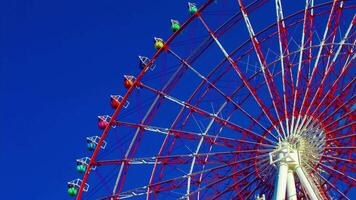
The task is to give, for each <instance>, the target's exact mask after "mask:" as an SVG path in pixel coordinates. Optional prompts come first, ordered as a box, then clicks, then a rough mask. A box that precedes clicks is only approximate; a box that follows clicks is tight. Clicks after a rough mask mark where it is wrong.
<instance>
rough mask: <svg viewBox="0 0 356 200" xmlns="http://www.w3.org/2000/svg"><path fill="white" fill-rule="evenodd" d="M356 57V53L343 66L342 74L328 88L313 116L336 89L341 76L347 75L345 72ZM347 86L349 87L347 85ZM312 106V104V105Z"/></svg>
mask: <svg viewBox="0 0 356 200" xmlns="http://www.w3.org/2000/svg"><path fill="white" fill-rule="evenodd" d="M355 58H356V54H354V56H353V57H352V59H351V60H350V62H349V63H348V64H345V66H344V67H343V69H342V71H341V73H340V75H339V76H338V77H337V79H336V80H335V81H334V83H333V84H332V86H331V87H330V89H328V91H327V92H326V94H325V95H324V97H323V98H322V99H321V101H320V102H319V104H318V105H317V106H316V108H315V109H314V111H313V112H312V114H311V115H312V116H313V115H314V114H315V113H316V112H317V111H318V109H319V107H320V106H321V105H322V104H323V103H324V100H325V99H326V98H327V97H328V96H329V94H330V92H331V91H333V90H334V88H335V87H336V86H337V84H338V83H339V81H340V80H341V77H342V76H344V75H345V73H346V72H347V71H348V69H349V68H350V66H351V63H352V62H353V61H354V59H355ZM354 80H355V79H353V80H351V81H350V83H353V81H354ZM345 88H347V87H345ZM310 106H311V105H310Z"/></svg>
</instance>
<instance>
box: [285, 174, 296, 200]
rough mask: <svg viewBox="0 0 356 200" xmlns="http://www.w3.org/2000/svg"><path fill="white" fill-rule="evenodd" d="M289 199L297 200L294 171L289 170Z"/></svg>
mask: <svg viewBox="0 0 356 200" xmlns="http://www.w3.org/2000/svg"><path fill="white" fill-rule="evenodd" d="M287 199H288V200H297V192H296V189H295V182H294V174H293V170H288V175H287Z"/></svg>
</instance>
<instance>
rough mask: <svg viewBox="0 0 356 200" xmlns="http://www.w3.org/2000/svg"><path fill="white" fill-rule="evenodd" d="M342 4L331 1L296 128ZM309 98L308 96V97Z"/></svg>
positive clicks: (336, 0)
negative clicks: (333, 20) (331, 25)
mask: <svg viewBox="0 0 356 200" xmlns="http://www.w3.org/2000/svg"><path fill="white" fill-rule="evenodd" d="M341 2H342V3H341V4H339V3H340V1H338V0H334V1H333V5H332V8H331V11H330V15H329V17H328V21H327V23H326V26H325V31H324V35H323V39H322V40H321V42H320V47H319V50H318V54H317V56H316V59H315V62H314V67H313V69H312V72H311V75H310V79H309V80H308V84H307V88H306V91H305V93H304V97H303V99H302V103H301V106H300V109H299V115H298V119H297V122H296V126H297V127H298V126H299V122H300V120H301V117H302V112H303V109H304V106H305V103H306V99H307V97H308V95H309V91H310V86H311V83H312V80H313V78H314V76H315V73H316V71H317V68H318V64H319V59H320V56H321V52H322V50H323V49H324V48H325V45H324V44H325V41H326V39H327V35H328V33H329V26H330V24H331V23H332V19H333V17H334V14H335V12H336V11H337V6H340V5H342V4H343V1H341ZM309 96H310V95H309Z"/></svg>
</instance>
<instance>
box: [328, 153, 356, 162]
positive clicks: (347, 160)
mask: <svg viewBox="0 0 356 200" xmlns="http://www.w3.org/2000/svg"><path fill="white" fill-rule="evenodd" d="M321 157H324V158H330V159H332V160H337V161H340V162H346V163H351V164H356V160H350V159H345V158H339V157H335V156H328V155H325V154H323V155H321Z"/></svg>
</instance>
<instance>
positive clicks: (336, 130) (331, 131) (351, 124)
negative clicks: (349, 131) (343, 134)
mask: <svg viewBox="0 0 356 200" xmlns="http://www.w3.org/2000/svg"><path fill="white" fill-rule="evenodd" d="M355 123H356V121H353V122H351V123H349V124H346V125H343V126H340V127H339V128H337V129H334V130H330V131H327V132H326V134H330V133H334V132H338V131H340V130H343V129H345V128H348V127H350V126H353V125H354V124H355Z"/></svg>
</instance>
